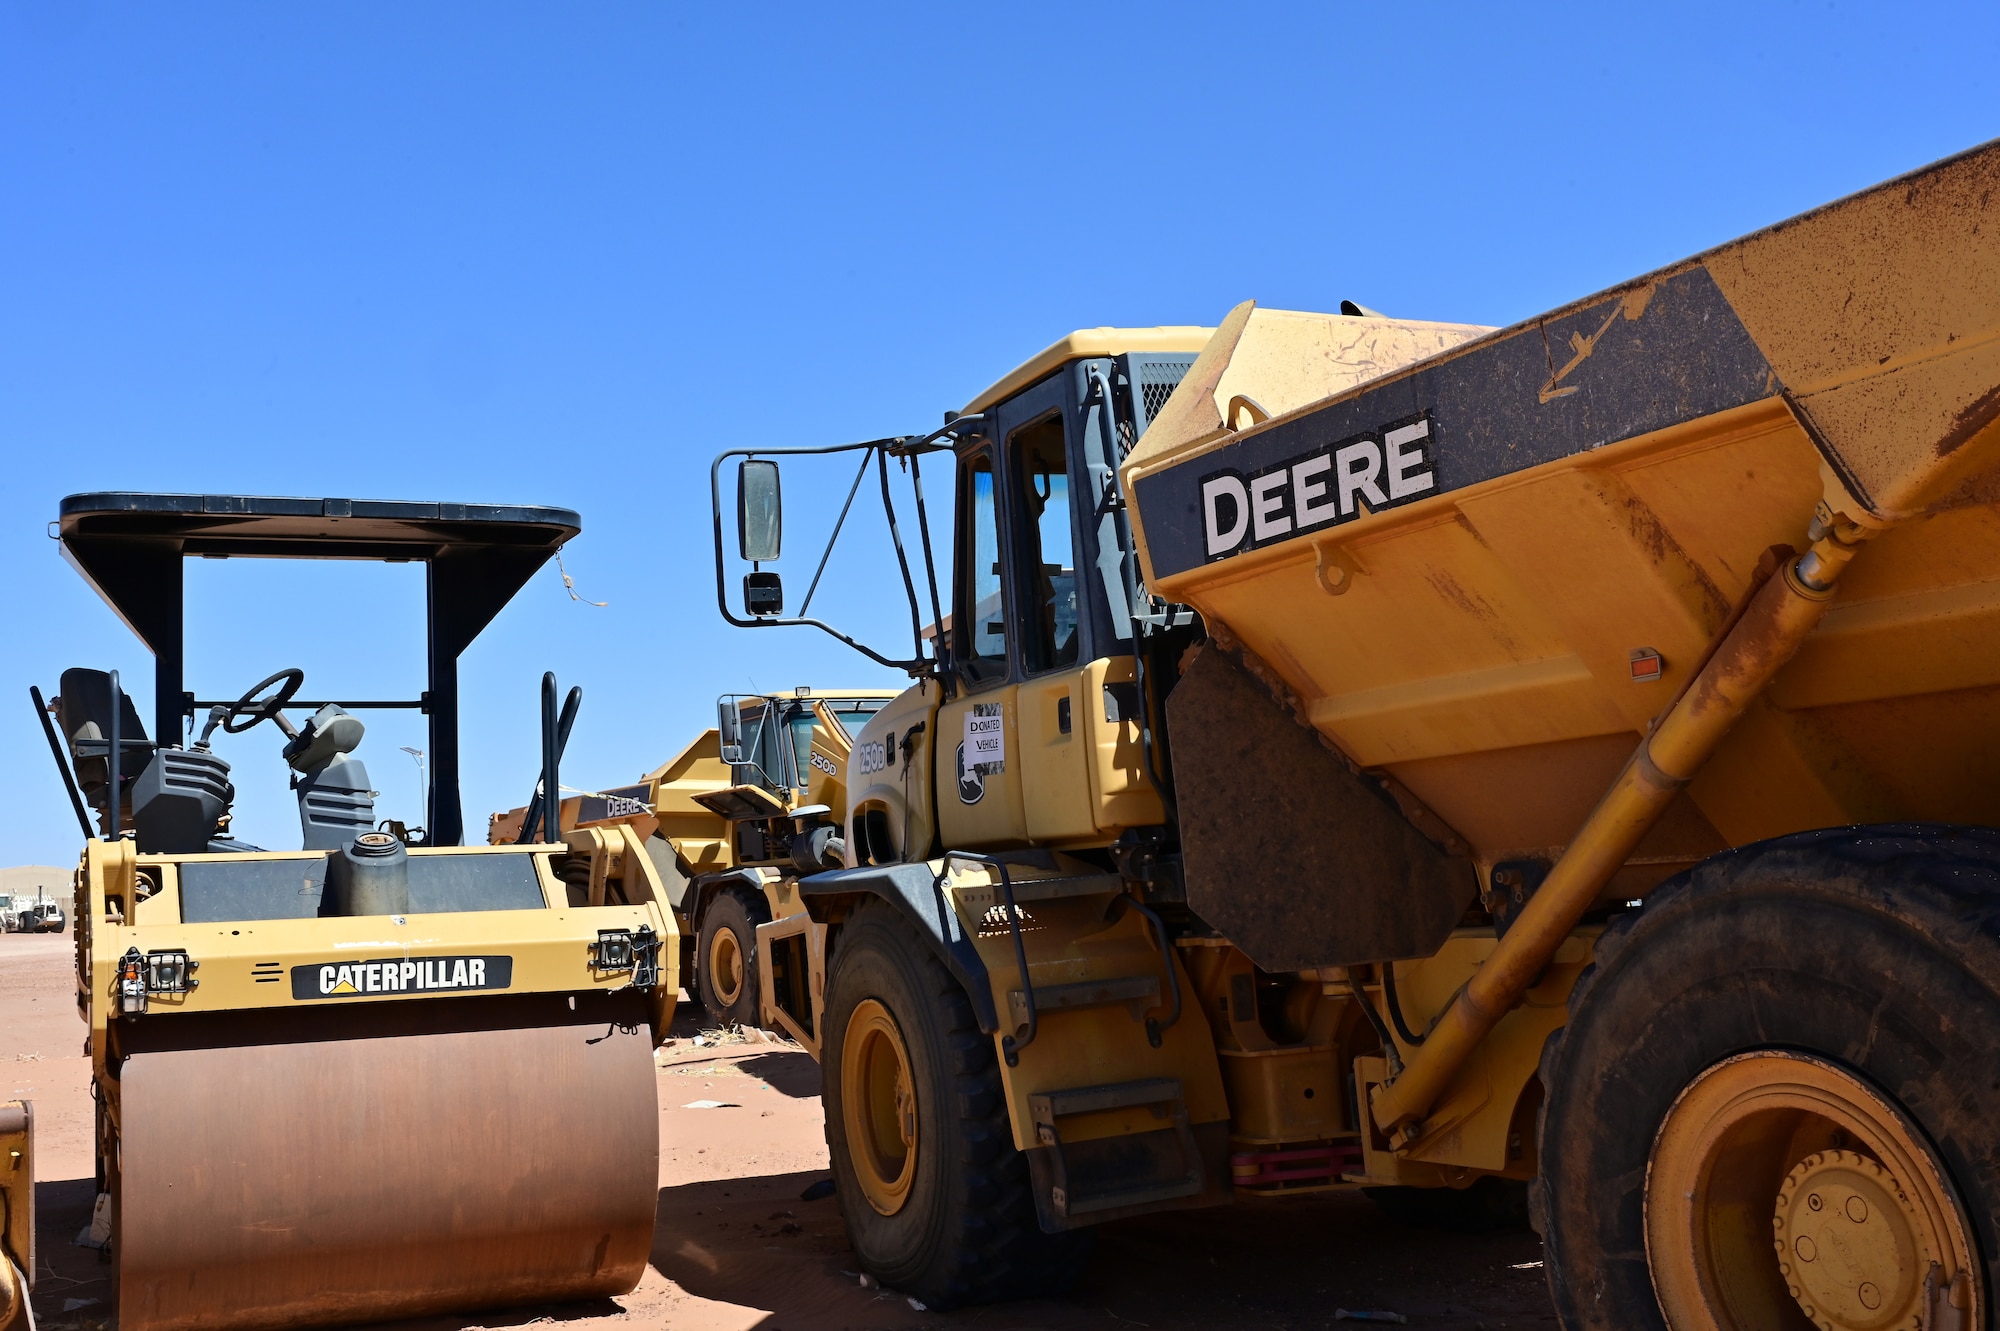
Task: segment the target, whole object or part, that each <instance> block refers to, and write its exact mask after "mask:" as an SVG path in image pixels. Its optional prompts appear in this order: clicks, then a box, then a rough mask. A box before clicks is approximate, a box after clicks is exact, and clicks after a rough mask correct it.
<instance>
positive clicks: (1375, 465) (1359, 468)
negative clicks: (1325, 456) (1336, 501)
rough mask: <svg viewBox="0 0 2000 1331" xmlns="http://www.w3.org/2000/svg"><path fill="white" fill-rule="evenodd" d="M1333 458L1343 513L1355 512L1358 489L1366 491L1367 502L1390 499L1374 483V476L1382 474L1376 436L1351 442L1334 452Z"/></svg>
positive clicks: (1377, 504) (1387, 500) (1381, 503)
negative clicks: (1337, 473)
mask: <svg viewBox="0 0 2000 1331" xmlns="http://www.w3.org/2000/svg"><path fill="white" fill-rule="evenodd" d="M1333 462H1334V466H1335V467H1336V468H1337V469H1338V471H1339V489H1340V511H1341V513H1342V514H1343V515H1348V516H1351V515H1352V514H1353V512H1354V492H1355V491H1356V490H1359V491H1361V493H1362V494H1364V495H1366V496H1367V498H1368V502H1369V503H1371V504H1373V505H1374V506H1375V507H1377V508H1381V507H1383V506H1384V505H1386V504H1387V503H1388V502H1389V496H1387V495H1385V494H1383V493H1382V487H1381V486H1379V485H1377V484H1375V478H1376V477H1377V476H1379V475H1381V474H1382V454H1381V451H1380V450H1379V449H1377V448H1376V446H1375V441H1374V440H1373V439H1360V440H1356V441H1355V442H1354V443H1351V444H1349V445H1348V446H1347V447H1346V448H1343V449H1341V450H1340V451H1339V452H1338V453H1335V454H1334V455H1333Z"/></svg>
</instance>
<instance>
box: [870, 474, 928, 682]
mask: <svg viewBox="0 0 2000 1331" xmlns="http://www.w3.org/2000/svg"><path fill="white" fill-rule="evenodd" d="M876 461H877V462H878V463H879V464H880V465H879V467H878V468H877V469H878V470H879V471H880V472H881V473H882V513H883V516H884V517H886V518H888V519H889V540H890V541H891V542H892V543H894V545H895V547H896V567H897V568H899V569H901V570H902V574H903V593H904V595H906V596H908V597H909V600H910V646H911V648H912V649H914V651H915V653H916V659H917V660H919V661H921V660H923V659H924V612H923V611H922V610H920V609H918V607H917V584H916V583H915V582H914V581H912V580H911V578H910V557H909V556H908V555H907V554H905V553H904V552H903V532H902V529H901V528H899V527H898V526H897V525H896V505H895V502H894V501H893V500H892V499H890V497H889V451H888V450H887V449H884V450H882V452H881V454H880V455H879V456H878V457H877V459H876Z"/></svg>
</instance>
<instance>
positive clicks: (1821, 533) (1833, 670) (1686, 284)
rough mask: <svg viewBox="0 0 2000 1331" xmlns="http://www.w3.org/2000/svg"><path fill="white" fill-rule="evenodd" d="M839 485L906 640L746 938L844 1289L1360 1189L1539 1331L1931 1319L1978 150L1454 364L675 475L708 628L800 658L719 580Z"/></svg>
mask: <svg viewBox="0 0 2000 1331" xmlns="http://www.w3.org/2000/svg"><path fill="white" fill-rule="evenodd" d="M945 449H949V450H951V451H952V452H953V453H954V454H955V458H954V461H955V464H956V465H955V469H954V473H953V485H954V490H955V493H954V497H953V508H954V527H953V536H952V540H951V547H952V550H953V559H952V564H953V566H952V567H951V568H950V569H948V570H946V576H947V579H948V583H947V590H946V591H945V592H944V594H943V595H939V593H938V592H937V591H936V582H935V579H934V578H932V570H931V568H930V565H929V556H928V547H927V545H926V546H925V547H923V548H920V549H919V550H916V551H911V550H909V549H908V548H907V547H906V544H905V542H906V539H907V533H908V532H909V530H910V518H911V517H912V516H913V515H914V517H915V518H916V526H917V527H918V528H919V529H922V528H923V526H924V524H925V520H926V519H925V512H924V508H923V496H922V490H921V471H920V464H921V462H922V460H923V459H924V458H926V457H929V456H931V455H932V454H933V453H935V452H939V451H942V450H945ZM846 450H855V451H860V452H861V456H862V457H863V458H864V459H872V460H873V461H874V465H876V466H877V468H878V469H879V470H880V472H881V477H882V489H883V493H884V502H885V504H889V503H890V502H891V500H890V486H889V469H890V467H891V466H892V465H895V466H897V467H899V468H905V469H907V471H908V472H909V481H910V488H911V491H912V495H911V498H912V499H913V500H914V502H913V503H910V502H907V501H906V503H905V505H904V507H903V509H902V513H901V524H900V526H899V524H898V521H897V514H896V511H895V510H894V508H893V507H892V508H891V511H890V531H891V533H892V535H895V536H896V541H897V549H896V555H897V560H898V565H899V567H900V569H901V572H902V587H903V591H904V593H905V594H906V596H907V599H908V600H909V602H910V608H911V614H912V620H913V622H914V623H921V622H922V619H923V618H924V617H925V616H926V615H927V616H928V618H929V619H930V621H931V622H932V623H937V624H944V623H946V622H947V621H946V619H945V616H944V615H943V614H942V613H941V611H942V610H943V609H944V608H946V607H947V606H948V607H949V609H950V611H951V614H950V618H949V621H948V622H949V626H950V627H949V631H948V632H946V633H943V634H940V635H938V636H939V638H940V639H941V646H940V648H939V649H938V650H934V651H930V652H926V651H925V650H924V643H923V640H922V635H921V633H918V634H916V635H914V637H915V641H914V643H913V649H912V651H911V653H910V654H909V656H908V657H907V658H903V659H900V660H897V659H896V658H895V657H894V656H893V655H892V654H890V653H885V652H878V651H876V650H875V649H873V648H868V647H863V650H865V651H868V652H869V654H870V655H872V656H874V657H875V658H876V659H878V660H885V661H894V663H895V664H900V665H903V666H906V667H907V668H908V669H909V670H910V671H911V673H912V675H913V676H914V677H916V680H917V682H916V683H915V684H914V685H913V686H912V687H911V688H910V689H909V690H908V691H907V692H906V693H905V694H904V695H903V697H901V698H900V699H898V700H897V701H896V702H895V703H893V704H891V705H889V706H888V707H885V708H884V709H882V711H881V712H879V713H878V714H877V715H876V716H875V718H874V719H873V720H872V721H871V722H870V723H869V725H868V726H867V727H866V728H865V729H864V730H863V731H862V733H861V734H860V736H859V737H858V741H857V743H856V745H855V747H854V752H853V756H852V758H851V759H850V778H849V790H850V800H851V803H852V808H851V811H850V814H849V818H848V826H847V838H846V842H847V844H846V855H847V860H848V866H847V867H845V868H843V869H840V870H836V871H829V872H825V873H820V874H815V875H811V876H808V877H806V878H804V879H803V880H802V881H801V887H800V890H801V895H802V897H803V899H804V902H805V905H806V909H807V911H808V912H809V915H810V918H812V919H813V920H814V921H815V922H816V923H818V924H820V925H821V926H823V927H824V929H825V930H826V938H825V947H824V958H823V960H822V961H818V962H817V963H816V964H818V965H819V966H820V967H821V971H822V972H823V977H824V978H823V982H824V986H825V994H826V998H825V1013H824V1019H823V1031H822V1035H823V1039H824V1049H823V1058H822V1064H821V1066H822V1068H823V1075H824V1085H825V1101H826V1107H827V1123H828V1137H829V1142H830V1145H831V1148H832V1153H833V1161H834V1168H835V1171H836V1174H837V1176H838V1178H839V1180H840V1185H841V1193H840V1195H841V1203H842V1206H843V1210H844V1213H845V1215H846V1217H847V1220H848V1223H849V1226H850V1230H851V1231H852V1235H853V1239H854V1243H855V1247H856V1250H857V1252H858V1253H859V1254H860V1256H861V1258H862V1260H863V1262H864V1263H865V1264H867V1266H868V1267H869V1269H870V1270H871V1271H873V1272H875V1273H876V1274H877V1275H878V1276H880V1277H881V1278H882V1279H883V1280H884V1281H885V1282H887V1283H889V1284H892V1285H895V1286H897V1287H900V1288H909V1289H913V1290H916V1291H919V1292H921V1293H922V1294H923V1296H924V1297H925V1298H926V1299H928V1300H931V1301H932V1302H933V1303H934V1305H935V1304H936V1303H938V1302H954V1301H958V1302H963V1301H968V1300H974V1299H983V1298H993V1297H1002V1296H1006V1295H1009V1294H1014V1293H1020V1292H1026V1291H1027V1290H1029V1289H1033V1288H1042V1287H1047V1286H1048V1285H1051V1284H1056V1283H1060V1281H1061V1280H1063V1279H1064V1278H1065V1277H1066V1276H1067V1275H1068V1274H1069V1273H1072V1272H1074V1271H1075V1270H1076V1269H1077V1267H1078V1264H1079V1263H1080V1261H1081V1260H1082V1256H1081V1254H1082V1247H1081V1243H1080V1240H1081V1239H1082V1237H1083V1236H1085V1235H1086V1234H1087V1232H1088V1229H1087V1227H1088V1226H1089V1225H1091V1224H1093V1223H1095V1222H1097V1221H1100V1220H1103V1219H1107V1218H1110V1217H1114V1216H1122V1215H1130V1214H1133V1213H1135V1212H1140V1211H1147V1210H1157V1209H1161V1208H1165V1207H1175V1206H1190V1205H1201V1204H1206V1203H1210V1202H1220V1201H1225V1200H1227V1199H1228V1198H1229V1197H1230V1196H1232V1195H1233V1194H1234V1193H1242V1192H1249V1193H1260V1194H1284V1193H1291V1192H1303V1191H1312V1190H1318V1189H1328V1188H1342V1187H1356V1186H1358V1187H1364V1188H1367V1189H1369V1190H1370V1192H1371V1194H1372V1195H1373V1196H1374V1197H1375V1198H1376V1199H1377V1200H1378V1201H1379V1202H1381V1203H1382V1205H1383V1206H1384V1207H1385V1208H1387V1209H1388V1210H1390V1211H1391V1213H1392V1214H1397V1215H1400V1216H1402V1217H1405V1218H1408V1219H1413V1220H1418V1221H1431V1222H1436V1223H1442V1224H1452V1225H1467V1224H1479V1223H1487V1222H1490V1221H1494V1220H1498V1219H1504V1218H1506V1217H1507V1216H1508V1215H1510V1214H1515V1213H1519V1212H1528V1213H1530V1214H1531V1215H1532V1218H1533V1220H1534V1223H1535V1224H1536V1225H1537V1227H1538V1228H1539V1229H1540V1230H1541V1232H1542V1234H1543V1236H1544V1238H1545V1239H1546V1241H1547V1245H1548V1269H1549V1278H1550V1285H1551V1290H1552V1293H1553V1295H1554V1298H1555V1301H1556V1305H1557V1308H1558V1310H1559V1313H1560V1315H1561V1318H1562V1320H1563V1323H1564V1325H1565V1326H1567V1327H1570V1328H1614V1327H1616V1328H1629V1327H1648V1326H1651V1327H1662V1326H1664V1327H1671V1328H1675V1331H1692V1329H1693V1328H1725V1329H1734V1331H1754V1329H1760V1328H1790V1327H1796V1328H1806V1327H1813V1326H1817V1327H1821V1328H1828V1329H1829V1331H1875V1329H1876V1328H1888V1327H1909V1328H1913V1329H1915V1328H1945V1327H1950V1328H1965V1329H1970V1328H1984V1327H1990V1326H1992V1325H1993V1318H1994V1312H1993V1307H1994V1299H1995V1294H1996V1288H2000V1287H1996V1278H2000V1267H1996V1265H1995V1263H1996V1260H2000V1228H1996V1226H2000V1150H1996V1146H1995V1141H1996V1137H1995V1133H1994V1124H1995V1123H1996V1122H2000V1083H1996V1082H1995V1080H1994V1078H1993V1077H1992V1076H1991V1075H1990V1070H1991V1068H1992V1066H1993V1051H1994V1050H1995V1049H1996V1048H2000V833H1996V832H1995V831H1993V830H1991V829H1992V828H1993V827H1994V826H1995V825H1996V823H2000V757H1996V755H2000V743H1996V740H2000V477H1996V475H1995V467H1996V465H2000V145H1989V146H1987V147H1984V148H1980V149H1977V150H1975V151H1973V152H1970V153H1967V154H1965V155H1963V156H1960V157H1957V158H1954V159H1951V160H1949V161H1945V162H1942V163H1939V164H1937V165H1935V166H1932V167H1928V168H1926V169H1924V170H1921V171H1918V172H1916V173H1914V174H1912V175H1910V176H1908V177H1905V178H1903V179H1900V180H1897V181H1893V182H1891V183H1888V184H1885V185H1883V186H1880V187H1878V188H1876V189H1872V190H1869V191H1866V192H1864V193H1862V194H1859V195H1856V196H1854V197H1852V198H1849V199H1846V200H1843V201H1840V202H1838V203H1834V204H1831V205H1828V206H1827V207H1825V208H1822V209H1820V210H1818V211H1816V212H1813V213H1809V214H1806V215H1804V216H1802V217H1799V218H1796V219H1793V220H1791V221H1789V222H1786V223H1783V224H1781V225H1779V226H1775V227H1772V228H1770V229H1769V230H1766V231H1762V232H1759V233H1756V234H1754V235H1751V236H1749V237H1746V238H1744V239H1742V240H1740V241H1736V242H1733V243H1731V244H1728V245H1724V246H1722V247H1720V248H1718V249H1715V250H1712V251H1710V252H1708V253H1706V254H1703V255H1700V256H1697V257H1696V258H1693V259H1690V260H1688V261H1686V262H1684V263H1680V264H1677V265H1674V266H1672V267H1669V268H1666V269H1663V270H1661V271H1659V272H1656V273H1652V274H1649V275H1647V276H1645V277H1642V278H1639V279H1637V280H1635V281H1632V282H1630V283H1627V284H1625V285H1623V286H1621V287H1618V288H1616V289H1614V290H1611V291H1608V292H1604V293H1601V294H1599V295H1596V296H1592V297H1590V298H1588V299H1585V300H1582V301H1578V302H1576V303H1575V304H1573V305H1569V306H1566V307H1564V308H1562V309H1558V310H1554V311H1551V312H1550V313H1548V314H1546V315H1543V316H1541V317H1538V318H1536V319H1533V320H1530V321H1528V322H1526V323H1524V324H1521V325H1517V326H1515V327H1512V328H1507V329H1500V330H1490V329H1481V328H1473V327H1466V326H1462V325H1451V324H1436V323H1421V322H1413V321H1408V320H1401V319H1393V318H1386V317H1382V316H1379V315H1376V314H1374V313H1373V312H1371V311H1367V310H1365V309H1362V308H1360V307H1358V306H1351V305H1350V306H1346V307H1344V310H1343V313H1342V314H1339V315H1317V314H1302V313H1291V312H1285V311H1271V310H1261V309H1257V308H1255V307H1254V306H1253V305H1250V304H1245V305H1243V306H1241V307H1239V308H1238V309H1236V310H1235V311H1233V312H1231V314H1230V315H1229V317H1228V318H1227V319H1226V320H1224V322H1223V323H1222V324H1221V326H1219V327H1218V328H1216V329H1215V330H1213V331H1212V333H1211V332H1209V331H1208V330H1164V329H1163V330H1137V331H1133V332H1120V331H1118V330H1110V329H1100V330H1095V331H1093V332H1089V333H1080V334H1077V335H1075V336H1074V337H1072V338H1070V339H1067V340H1066V341H1064V342H1062V343H1058V344H1057V345H1056V346H1055V347H1052V348H1050V350H1049V351H1048V352H1045V353H1044V354H1043V355H1042V356H1040V357H1038V358H1036V359H1035V360H1034V361H1031V362H1030V363H1029V364H1028V365H1026V366H1024V367H1022V369H1021V370H1019V371H1016V372H1015V373H1014V374H1013V375H1010V376H1009V377H1008V378H1007V379H1005V380H1003V381H1002V382H1001V383H1000V384H999V385H996V386H995V388H994V389H992V390H990V391H989V392H987V393H986V394H984V395H982V396H981V397H980V398H979V399H978V400H976V401H974V402H973V403H971V404H969V405H968V407H967V408H966V410H965V412H964V413H962V414H953V415H951V416H948V417H947V421H946V424H945V427H944V428H943V429H942V430H940V431H937V432H936V433H934V434H931V435H928V436H922V437H915V436H910V437H898V438H893V439H884V440H876V441H871V442H869V443H865V444H855V445H849V446H845V448H844V449H843V448H835V449H819V450H814V449H795V450H782V449H781V450H765V449H759V450H740V451H739V452H738V453H734V454H725V455H724V456H723V457H722V458H719V459H717V464H716V469H715V472H714V475H715V478H716V484H715V490H716V553H717V567H718V590H719V592H724V591H726V589H725V586H724V584H725V583H726V581H727V577H728V574H727V569H728V567H729V564H730V560H729V559H728V558H727V557H726V555H727V553H728V552H727V551H726V550H725V544H724V540H723V536H724V532H723V527H724V523H723V515H724V510H725V508H726V507H727V506H728V505H727V504H726V502H725V498H724V495H723V493H722V491H723V488H724V487H723V484H722V482H723V470H722V467H723V463H724V462H725V461H730V460H732V459H739V460H738V464H737V467H736V477H735V485H736V495H735V501H734V507H735V509H736V513H735V517H736V522H737V528H738V530H737V548H736V550H735V552H734V553H735V554H736V555H737V556H738V557H740V559H741V561H742V563H743V565H747V568H748V571H747V572H746V573H745V574H744V578H743V611H742V612H741V613H740V614H739V613H738V612H736V611H735V610H734V609H732V608H731V605H730V603H729V602H730V600H731V599H733V598H730V597H728V596H727V595H725V603H724V606H723V610H724V614H725V615H726V616H727V617H728V618H730V619H731V620H732V622H736V623H740V624H744V625H748V626H771V625H779V624H788V623H790V624H799V623H805V624H813V625H815V626H817V627H820V628H822V629H826V630H828V631H830V632H835V633H838V632H839V631H838V630H837V629H834V628H833V627H832V626H830V625H827V624H824V623H820V622H819V621H815V620H807V619H803V618H798V617H791V618H788V617H787V616H786V615H785V614H784V613H783V609H784V589H783V584H782V581H781V580H780V575H779V573H778V571H777V569H776V568H774V567H773V564H774V562H775V561H776V560H777V558H778V554H779V548H780V542H779V538H778V516H779V513H780V511H781V510H780V506H779V489H780V487H779V477H778V466H779V457H780V456H782V455H785V454H787V453H811V452H835V453H839V452H843V451H846ZM892 460H893V462H892ZM793 461H794V464H795V465H796V460H793ZM867 465H868V463H867V462H866V461H864V468H865V467H866V466H867ZM934 470H935V469H934ZM836 531H837V529H836ZM1850 566H1851V567H1850ZM927 580H928V581H929V583H930V585H929V586H926V585H925V583H926V581H927ZM926 595H928V598H929V602H930V603H929V604H928V605H925V604H923V602H924V600H925V597H926ZM842 636H845V635H842ZM856 645H857V646H860V645H861V644H856ZM818 982H819V980H818V979H817V978H816V980H815V983H818Z"/></svg>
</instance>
